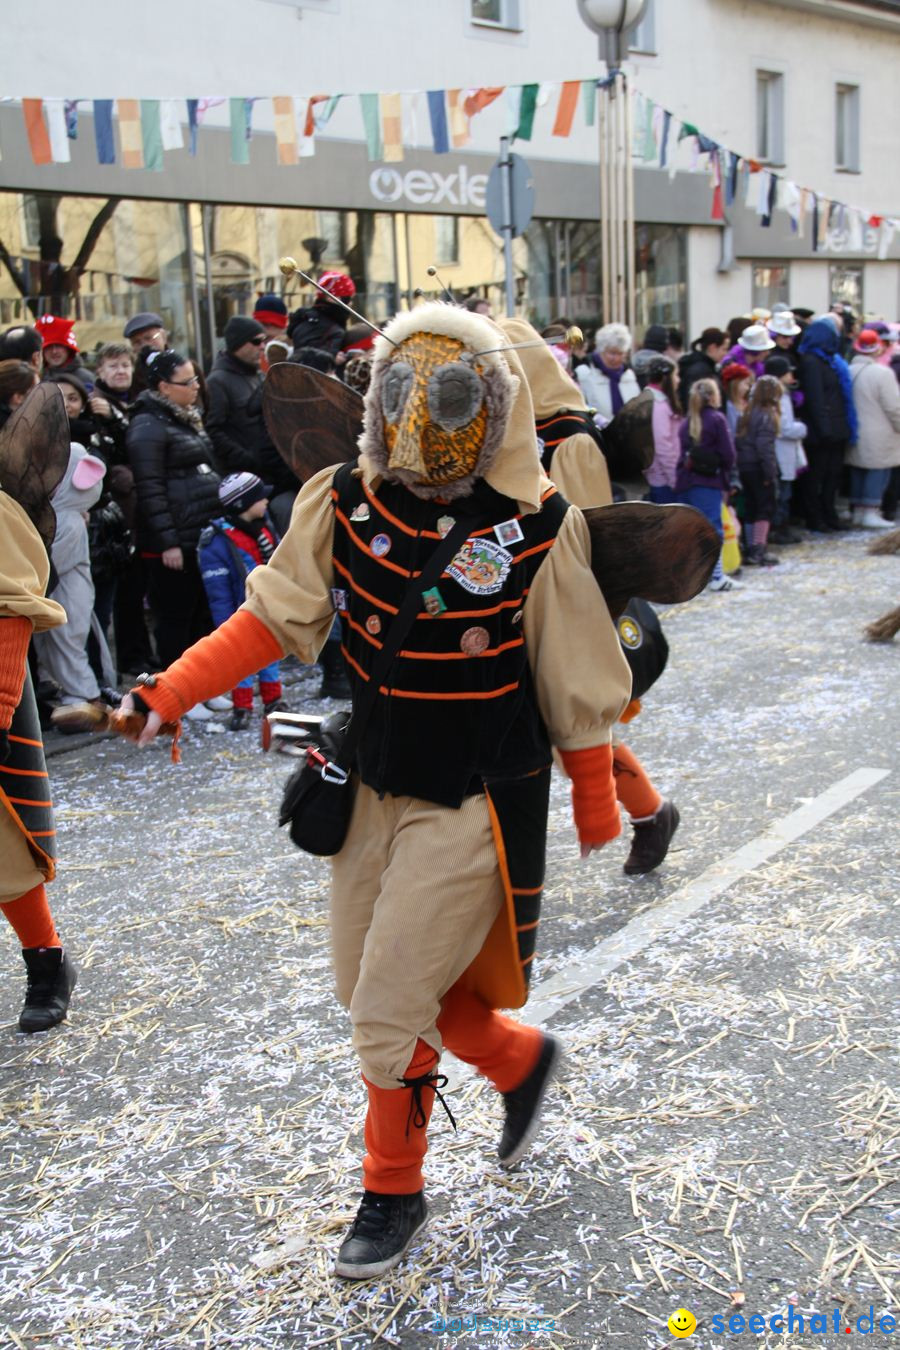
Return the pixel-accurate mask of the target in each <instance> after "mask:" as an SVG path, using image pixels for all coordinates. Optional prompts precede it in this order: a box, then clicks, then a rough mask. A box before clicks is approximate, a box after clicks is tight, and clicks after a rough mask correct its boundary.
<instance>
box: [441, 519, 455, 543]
mask: <svg viewBox="0 0 900 1350" xmlns="http://www.w3.org/2000/svg"><path fill="white" fill-rule="evenodd" d="M455 524H456V521H455V520H454V519H453V517H452V516H438V523H437V532H438V534H439V535H440V536H441V538H442V539H446V538H447V535H448V534H449V533H450V531H451V530H452V529H453V526H454V525H455Z"/></svg>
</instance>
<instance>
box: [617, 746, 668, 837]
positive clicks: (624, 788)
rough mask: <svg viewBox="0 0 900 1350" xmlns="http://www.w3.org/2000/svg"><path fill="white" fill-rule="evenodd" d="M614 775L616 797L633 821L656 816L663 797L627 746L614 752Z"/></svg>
mask: <svg viewBox="0 0 900 1350" xmlns="http://www.w3.org/2000/svg"><path fill="white" fill-rule="evenodd" d="M613 774H614V776H615V780H616V796H617V797H618V799H619V801H620V802H621V803H622V805H623V806H624V807H625V810H626V811H627V812H628V814H629V815H630V816H631V818H632V820H643V819H644V818H645V817H647V816H655V815H656V813H657V811H658V810H659V808H660V807H661V806H662V797H661V796H660V794H659V793H658V792H657V790H656V788H655V787H654V786H653V784H652V783H651V782H650V779H649V778H648V777H647V774H646V772H645V770H644V766H643V765H642V764H641V761H640V760H639V759H638V757H637V755H633V754H632V753H631V751H630V750H629V749H628V746H627V745H617V746H616V748H615V750H614V751H613Z"/></svg>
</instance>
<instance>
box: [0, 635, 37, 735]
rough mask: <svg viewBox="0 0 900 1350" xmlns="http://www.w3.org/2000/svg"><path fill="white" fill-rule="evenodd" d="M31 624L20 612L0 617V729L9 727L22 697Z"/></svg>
mask: <svg viewBox="0 0 900 1350" xmlns="http://www.w3.org/2000/svg"><path fill="white" fill-rule="evenodd" d="M32 627H33V625H32V622H31V620H30V619H26V618H25V617H24V616H23V615H21V614H17V615H15V616H11V617H10V618H4V619H0V731H9V729H10V727H11V726H12V719H13V713H14V712H15V710H16V708H17V707H18V706H19V701H20V699H21V697H22V686H23V685H24V683H25V662H26V660H27V657H28V644H29V642H30V641H31V630H32Z"/></svg>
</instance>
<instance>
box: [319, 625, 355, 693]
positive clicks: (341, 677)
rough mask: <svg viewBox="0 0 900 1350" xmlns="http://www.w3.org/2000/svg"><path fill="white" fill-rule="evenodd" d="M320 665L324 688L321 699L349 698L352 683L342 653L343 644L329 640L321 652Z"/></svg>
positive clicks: (321, 690) (321, 691) (320, 691)
mask: <svg viewBox="0 0 900 1350" xmlns="http://www.w3.org/2000/svg"><path fill="white" fill-rule="evenodd" d="M319 665H320V666H321V667H322V688H321V689H320V690H319V698H349V697H350V695H351V692H352V691H351V689H350V681H349V680H348V679H347V668H346V666H345V665H344V657H343V654H342V653H341V644H340V643H339V642H334V641H333V640H331V639H329V640H328V642H326V643H325V646H324V647H323V648H322V650H321V651H320V652H319Z"/></svg>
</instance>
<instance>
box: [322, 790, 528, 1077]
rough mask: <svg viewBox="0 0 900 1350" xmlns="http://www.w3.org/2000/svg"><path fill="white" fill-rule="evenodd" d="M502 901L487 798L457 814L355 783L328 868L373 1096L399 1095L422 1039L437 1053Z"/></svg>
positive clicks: (339, 959) (338, 959)
mask: <svg viewBox="0 0 900 1350" xmlns="http://www.w3.org/2000/svg"><path fill="white" fill-rule="evenodd" d="M502 902H503V886H502V883H501V880H500V870H499V867H498V865H497V854H496V849H495V847H494V839H493V835H492V832H491V824H490V818H489V816H488V809H487V803H486V801H485V798H484V797H483V796H475V797H467V798H466V800H465V801H464V802H463V804H462V806H461V807H460V809H459V810H458V811H454V810H451V809H449V808H447V807H443V806H436V805H434V803H432V802H425V801H421V800H419V799H418V798H415V797H391V796H386V797H385V798H384V800H383V801H379V800H378V796H377V794H376V793H375V792H373V791H372V790H371V788H367V787H365V786H363V785H362V784H360V785H359V787H358V789H357V794H356V801H355V804H354V808H353V818H352V820H351V822H350V830H349V832H348V835H347V841H346V843H345V844H344V847H343V848H342V849H341V851H340V853H339V854H338V855H337V856H336V857H335V858H334V859H333V862H332V889H331V935H332V938H331V940H332V949H333V953H334V968H335V976H336V980H337V993H338V998H339V999H340V1001H341V1003H343V1005H344V1006H345V1007H346V1008H349V1009H350V1018H351V1021H352V1023H353V1045H354V1047H355V1049H356V1052H357V1054H358V1055H359V1058H360V1061H361V1063H362V1071H363V1073H364V1074H365V1076H366V1078H367V1079H368V1080H369V1082H370V1083H374V1084H375V1086H376V1087H382V1088H396V1087H397V1086H398V1079H400V1078H402V1077H403V1075H404V1073H405V1071H406V1068H407V1065H408V1064H409V1063H410V1061H411V1059H412V1057H413V1053H414V1051H415V1046H416V1040H417V1039H418V1038H420V1037H421V1039H422V1040H423V1041H425V1042H426V1043H427V1044H428V1045H430V1046H432V1048H433V1049H434V1050H436V1051H437V1052H438V1054H440V1052H441V1037H440V1033H439V1031H438V1030H437V1027H436V1026H435V1023H436V1021H437V1018H438V1015H439V1013H440V1007H441V998H442V997H443V995H444V994H445V993H446V992H447V990H448V989H449V988H450V986H451V985H453V984H455V982H456V981H457V979H458V978H459V977H460V975H461V974H462V973H463V971H464V970H465V969H466V967H467V966H468V965H469V964H470V963H471V962H472V960H473V959H474V958H475V956H477V954H478V952H479V950H480V949H481V945H482V943H483V942H484V939H485V938H486V937H487V934H488V932H489V931H490V928H491V925H492V923H493V922H494V919H495V918H496V916H497V913H498V910H499V909H500V905H501V903H502Z"/></svg>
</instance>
